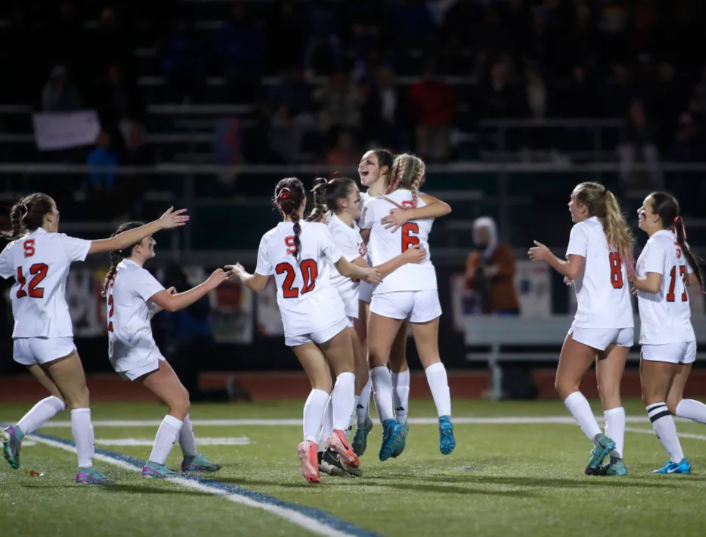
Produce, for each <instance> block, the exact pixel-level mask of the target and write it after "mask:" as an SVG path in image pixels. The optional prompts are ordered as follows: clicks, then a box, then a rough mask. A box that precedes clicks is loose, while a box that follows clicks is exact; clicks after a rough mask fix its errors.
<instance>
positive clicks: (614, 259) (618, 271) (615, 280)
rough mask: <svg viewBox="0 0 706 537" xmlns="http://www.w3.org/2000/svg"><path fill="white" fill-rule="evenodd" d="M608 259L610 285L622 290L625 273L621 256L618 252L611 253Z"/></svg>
mask: <svg viewBox="0 0 706 537" xmlns="http://www.w3.org/2000/svg"><path fill="white" fill-rule="evenodd" d="M608 259H610V283H611V284H613V287H614V288H615V289H622V288H623V271H622V261H621V260H620V254H619V253H617V252H611V253H610V255H609V256H608Z"/></svg>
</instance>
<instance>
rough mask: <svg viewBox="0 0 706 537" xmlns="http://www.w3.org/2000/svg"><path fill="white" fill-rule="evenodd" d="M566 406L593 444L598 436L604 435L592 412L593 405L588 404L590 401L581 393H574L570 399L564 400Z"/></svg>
mask: <svg viewBox="0 0 706 537" xmlns="http://www.w3.org/2000/svg"><path fill="white" fill-rule="evenodd" d="M564 404H565V405H566V408H568V409H569V412H571V415H572V416H573V417H574V420H576V423H578V425H579V427H581V430H582V431H583V433H584V434H585V435H586V436H588V438H589V440H591V442H594V441H595V439H596V435H598V436H599V437H600V435H601V434H603V433H602V432H601V428H600V427H599V426H598V422H597V421H596V418H595V416H594V415H593V412H592V411H591V405H589V404H588V401H587V400H586V398H585V397H584V396H583V394H582V393H581V392H574V393H572V394H571V395H569V397H567V398H566V399H564Z"/></svg>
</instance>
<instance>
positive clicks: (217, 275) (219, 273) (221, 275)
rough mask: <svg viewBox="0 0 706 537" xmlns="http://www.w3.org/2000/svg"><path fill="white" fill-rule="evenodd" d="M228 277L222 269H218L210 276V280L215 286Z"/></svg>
mask: <svg viewBox="0 0 706 537" xmlns="http://www.w3.org/2000/svg"><path fill="white" fill-rule="evenodd" d="M227 279H228V274H227V273H226V272H225V271H224V270H223V269H222V268H219V269H216V270H214V271H213V274H211V276H210V277H209V278H208V282H209V283H210V284H211V285H212V286H213V287H214V288H215V287H218V286H219V285H221V284H222V283H223V282H224V281H226V280H227Z"/></svg>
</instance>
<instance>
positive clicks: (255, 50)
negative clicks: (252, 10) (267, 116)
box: [213, 2, 264, 102]
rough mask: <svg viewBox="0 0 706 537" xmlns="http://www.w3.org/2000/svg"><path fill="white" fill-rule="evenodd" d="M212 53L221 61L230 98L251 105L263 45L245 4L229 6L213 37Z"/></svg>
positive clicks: (257, 78)
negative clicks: (229, 89)
mask: <svg viewBox="0 0 706 537" xmlns="http://www.w3.org/2000/svg"><path fill="white" fill-rule="evenodd" d="M213 50H214V53H215V54H216V55H217V56H218V57H220V58H221V60H222V61H223V68H224V70H225V73H226V77H227V78H228V82H229V85H230V87H231V90H232V96H233V99H234V100H235V101H236V102H252V100H254V98H255V97H256V95H257V92H258V89H259V84H260V76H261V64H262V56H263V54H264V43H263V35H262V31H261V29H260V28H259V26H258V25H257V24H255V23H253V22H252V21H251V20H250V17H249V15H248V11H247V8H246V6H245V3H243V2H235V3H234V4H233V7H232V11H231V18H230V20H229V21H228V22H226V24H225V25H224V27H223V28H222V29H221V30H219V31H218V32H217V33H216V35H215V37H214V41H213Z"/></svg>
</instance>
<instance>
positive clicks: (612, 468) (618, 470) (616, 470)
mask: <svg viewBox="0 0 706 537" xmlns="http://www.w3.org/2000/svg"><path fill="white" fill-rule="evenodd" d="M600 475H607V476H613V477H623V476H626V475H628V469H627V468H626V467H625V463H624V462H623V459H619V460H617V461H615V462H610V463H608V464H605V465H603V466H602V467H601V471H600Z"/></svg>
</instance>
